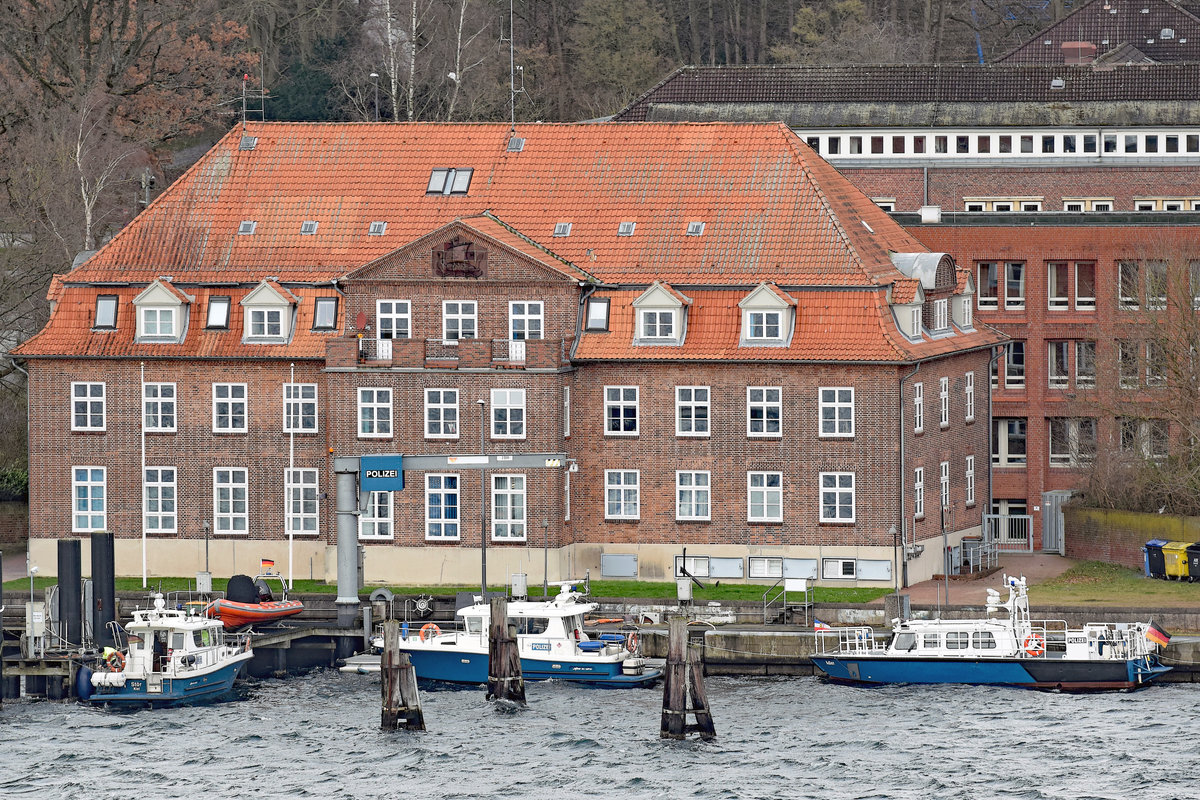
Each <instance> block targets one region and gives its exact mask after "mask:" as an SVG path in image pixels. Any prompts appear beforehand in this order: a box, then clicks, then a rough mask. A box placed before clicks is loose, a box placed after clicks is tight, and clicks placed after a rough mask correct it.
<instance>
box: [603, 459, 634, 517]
mask: <svg viewBox="0 0 1200 800" xmlns="http://www.w3.org/2000/svg"><path fill="white" fill-rule="evenodd" d="M631 509H632V510H631ZM604 518H605V519H641V518H642V473H641V470H636V469H606V470H604Z"/></svg>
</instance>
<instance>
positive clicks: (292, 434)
mask: <svg viewBox="0 0 1200 800" xmlns="http://www.w3.org/2000/svg"><path fill="white" fill-rule="evenodd" d="M291 381H292V382H291V384H290V385H289V386H288V391H289V392H291V393H292V402H293V403H296V402H298V400H299V398H298V397H297V396H296V394H297V392H296V362H294V361H293V362H292V377H291ZM285 394H286V392H285ZM283 405H284V410H285V412H286V411H287V400H286V399H285V400H284V403H283ZM293 408H294V406H293ZM288 430H289V434H288V480H286V481H284V487H285V490H284V507H283V524H284V526H285V527H286V528H287V532H288V589H294V588H296V584H295V578H294V574H295V573H293V571H292V542H293V540H294V539H295V534H296V532H295V530H294V527H293V526H292V525H291V524H289V523H288V506H289V505H291V501H292V498H290V497H288V496H287V495H288V491H287V489H286V487H287V484H288V483H292V484H293V486H292V491H295V480H296V424H295V420H292V419H289V420H288Z"/></svg>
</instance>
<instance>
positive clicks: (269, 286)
mask: <svg viewBox="0 0 1200 800" xmlns="http://www.w3.org/2000/svg"><path fill="white" fill-rule="evenodd" d="M299 302H300V299H299V298H298V297H296V295H294V294H292V293H291V292H289V291H288V290H287V289H285V288H284V287H282V286H280V285H279V284H277V283H274V282H271V281H267V280H264V281H262V282H260V283H259V284H258V286H256V287H254V288H253V289H252V290H251V291H250V292H249V293H248V294H247V295H246V296H245V297H243V298H242V301H241V303H240V304H239V305H241V306H242V319H243V331H242V341H244V342H249V343H257V344H283V343H285V342H287V341H288V340H289V339H290V338H291V335H292V330H293V329H294V327H295V322H296V305H297V303H299Z"/></svg>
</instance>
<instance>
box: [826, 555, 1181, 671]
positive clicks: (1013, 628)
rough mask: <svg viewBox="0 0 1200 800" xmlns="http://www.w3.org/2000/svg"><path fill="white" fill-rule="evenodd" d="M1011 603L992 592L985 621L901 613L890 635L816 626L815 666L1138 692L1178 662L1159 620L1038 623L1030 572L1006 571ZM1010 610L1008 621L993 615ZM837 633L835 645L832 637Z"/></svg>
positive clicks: (828, 668)
mask: <svg viewBox="0 0 1200 800" xmlns="http://www.w3.org/2000/svg"><path fill="white" fill-rule="evenodd" d="M1005 584H1006V586H1007V587H1008V600H1007V601H1005V602H1001V601H1000V594H999V593H998V592H997V591H996V590H994V589H988V602H987V614H988V615H989V616H988V617H986V618H984V619H964V620H956V619H941V620H915V619H914V620H894V621H893V627H892V633H891V636H890V637H888V638H887V639H886V640H885V641H880V640H877V639H876V638H875V637H874V635H873V632H872V630H871V629H870V628H864V627H853V628H834V629H832V630H829V631H821V632H819V633H818V636H819V637H820V640H821V641H820V644H819V649H820V651H819V652H818V653H817V654H816V655H814V656H813V657H812V662H813V665H814V666H815V667H816V668H817V669H818V670H820V671H821V672H822V673H824V675H825V676H826V677H827V678H828V680H830V681H833V682H837V683H848V684H865V685H878V684H891V683H927V684H928V683H964V684H993V685H999V686H1018V687H1025V688H1032V689H1050V690H1061V691H1104V690H1130V689H1137V688H1139V687H1142V686H1145V685H1147V684H1149V683H1150V682H1151V681H1153V680H1154V679H1155V678H1157V677H1159V676H1160V675H1162V674H1163V673H1165V672H1168V671H1170V669H1171V668H1170V667H1168V666H1164V665H1162V664H1161V663H1160V662H1159V659H1158V644H1157V643H1156V642H1155V641H1153V640H1152V639H1155V638H1156V639H1158V641H1161V642H1165V641H1166V639H1169V637H1168V636H1166V634H1164V633H1162V631H1161V630H1159V629H1158V628H1156V627H1155V626H1154V625H1153V624H1152V623H1142V622H1137V623H1122V622H1095V623H1087V624H1085V625H1084V626H1083V627H1082V628H1068V627H1067V624H1066V623H1065V622H1064V621H1061V620H1031V619H1030V617H1029V598H1028V596H1027V594H1026V586H1025V579H1024V578H1012V577H1007V576H1006V577H1005ZM1001 610H1003V611H1007V612H1008V618H1007V619H997V618H992V617H991V616H990V615H991V614H992V613H993V612H996V611H1001ZM833 640H836V647H833V646H832V641H833Z"/></svg>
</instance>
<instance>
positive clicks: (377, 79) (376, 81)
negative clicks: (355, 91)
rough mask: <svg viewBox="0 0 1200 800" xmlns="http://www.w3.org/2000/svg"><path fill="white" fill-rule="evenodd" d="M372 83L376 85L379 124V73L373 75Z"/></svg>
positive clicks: (376, 114)
mask: <svg viewBox="0 0 1200 800" xmlns="http://www.w3.org/2000/svg"><path fill="white" fill-rule="evenodd" d="M371 83H373V84H375V121H376V122H379V73H378V72H372V73H371Z"/></svg>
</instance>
